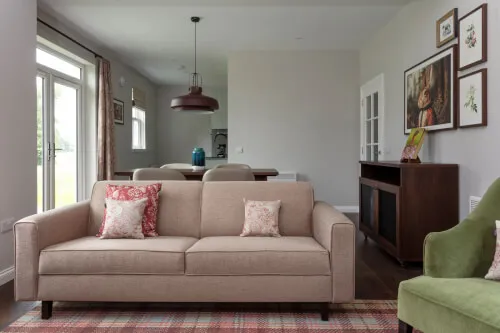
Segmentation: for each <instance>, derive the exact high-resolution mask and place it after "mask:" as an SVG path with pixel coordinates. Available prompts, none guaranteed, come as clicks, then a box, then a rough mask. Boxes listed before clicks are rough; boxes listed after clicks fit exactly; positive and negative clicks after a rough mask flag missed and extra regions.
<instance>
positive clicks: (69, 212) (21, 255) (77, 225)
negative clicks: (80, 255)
mask: <svg viewBox="0 0 500 333" xmlns="http://www.w3.org/2000/svg"><path fill="white" fill-rule="evenodd" d="M89 208H90V201H83V202H79V203H76V204H73V205H69V206H66V207H62V208H58V209H54V210H50V211H47V212H44V213H41V214H36V215H32V216H29V217H26V218H24V219H22V220H20V221H18V222H16V224H15V225H14V240H15V251H16V253H15V297H16V300H17V301H33V300H37V294H38V259H39V256H40V251H41V250H43V249H44V248H46V247H48V246H50V245H54V244H58V243H62V242H66V241H69V240H73V239H77V238H81V237H85V236H86V235H87V224H88V220H89V210H90V209H89Z"/></svg>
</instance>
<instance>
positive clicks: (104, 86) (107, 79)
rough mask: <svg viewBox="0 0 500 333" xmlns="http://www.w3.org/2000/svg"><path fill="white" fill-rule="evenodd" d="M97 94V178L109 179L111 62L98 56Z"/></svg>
mask: <svg viewBox="0 0 500 333" xmlns="http://www.w3.org/2000/svg"><path fill="white" fill-rule="evenodd" d="M98 66H99V95H98V109H97V144H98V150H99V153H98V154H99V157H98V170H97V179H98V180H111V179H113V175H114V166H115V122H114V111H113V91H112V86H111V64H110V63H109V61H108V60H105V59H102V58H98Z"/></svg>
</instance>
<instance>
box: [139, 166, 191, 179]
mask: <svg viewBox="0 0 500 333" xmlns="http://www.w3.org/2000/svg"><path fill="white" fill-rule="evenodd" d="M132 179H133V180H186V177H184V175H183V174H182V173H180V172H179V171H177V170H173V169H160V168H145V169H138V170H136V171H135V172H134V176H133V178H132Z"/></svg>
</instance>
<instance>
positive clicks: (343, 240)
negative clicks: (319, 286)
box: [313, 202, 356, 303]
mask: <svg viewBox="0 0 500 333" xmlns="http://www.w3.org/2000/svg"><path fill="white" fill-rule="evenodd" d="M313 235H314V238H315V239H316V241H317V242H318V243H320V244H321V245H322V246H323V247H324V248H326V249H327V250H328V252H329V253H330V267H331V270H332V284H333V288H332V291H333V295H332V303H349V302H352V301H353V300H354V260H355V256H354V255H355V237H356V227H355V226H354V223H353V222H352V221H351V220H349V219H348V218H347V217H346V216H345V215H344V214H342V213H341V212H339V211H338V210H336V209H335V208H333V207H332V206H331V205H329V204H327V203H325V202H316V203H315V204H314V209H313Z"/></svg>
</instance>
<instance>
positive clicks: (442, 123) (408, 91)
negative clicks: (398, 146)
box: [404, 45, 457, 134]
mask: <svg viewBox="0 0 500 333" xmlns="http://www.w3.org/2000/svg"><path fill="white" fill-rule="evenodd" d="M456 69H457V61H456V45H453V46H451V47H449V48H447V49H446V50H444V51H442V52H440V53H438V54H436V55H434V56H432V57H430V58H428V59H426V60H424V61H422V62H421V63H419V64H418V65H416V66H413V67H412V68H410V69H408V70H407V71H406V72H405V74H404V78H405V108H404V113H405V114H404V132H405V134H410V132H411V130H412V129H414V128H425V129H426V130H427V131H438V130H445V129H454V128H456V100H457V96H456V79H457V70H456Z"/></svg>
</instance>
